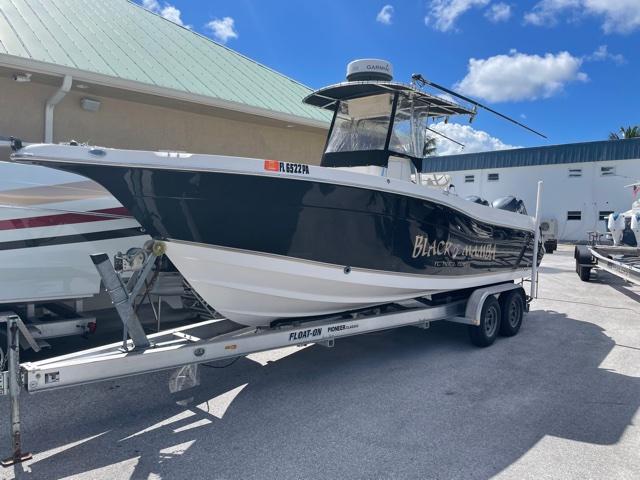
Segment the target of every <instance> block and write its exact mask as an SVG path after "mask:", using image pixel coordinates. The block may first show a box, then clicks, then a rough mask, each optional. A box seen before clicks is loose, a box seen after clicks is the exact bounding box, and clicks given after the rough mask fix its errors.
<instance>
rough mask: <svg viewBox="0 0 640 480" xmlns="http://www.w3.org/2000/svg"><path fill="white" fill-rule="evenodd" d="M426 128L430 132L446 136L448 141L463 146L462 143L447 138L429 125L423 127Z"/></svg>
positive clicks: (443, 135) (443, 136)
mask: <svg viewBox="0 0 640 480" xmlns="http://www.w3.org/2000/svg"><path fill="white" fill-rule="evenodd" d="M425 128H426V129H427V130H429V131H430V132H433V133H435V134H436V135H440V136H441V137H442V138H446V139H447V140H449V141H450V142H453V143H456V144H458V145H460V146H461V147H462V148H464V143H460V142H458V141H457V140H454V139H453V138H449V137H447V136H446V135H445V134H444V133H440V132H438V131H437V130H434V129H433V128H429V127H425Z"/></svg>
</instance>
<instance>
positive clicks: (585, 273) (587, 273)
mask: <svg viewBox="0 0 640 480" xmlns="http://www.w3.org/2000/svg"><path fill="white" fill-rule="evenodd" d="M578 269H579V271H578V275H579V276H580V280H582V281H583V282H588V281H589V279H590V278H591V267H583V266H582V265H579V266H578Z"/></svg>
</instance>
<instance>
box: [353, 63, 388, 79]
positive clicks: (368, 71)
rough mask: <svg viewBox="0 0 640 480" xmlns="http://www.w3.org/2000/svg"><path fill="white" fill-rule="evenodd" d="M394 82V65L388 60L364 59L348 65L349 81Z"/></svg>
mask: <svg viewBox="0 0 640 480" xmlns="http://www.w3.org/2000/svg"><path fill="white" fill-rule="evenodd" d="M391 80H393V65H391V63H390V62H387V61H386V60H377V59H375V58H364V59H361V60H354V61H353V62H350V63H349V65H347V81H349V82H358V81H374V82H390V81H391Z"/></svg>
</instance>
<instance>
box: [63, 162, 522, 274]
mask: <svg viewBox="0 0 640 480" xmlns="http://www.w3.org/2000/svg"><path fill="white" fill-rule="evenodd" d="M56 168H61V169H63V170H66V171H70V172H73V173H77V174H79V175H83V176H85V177H87V178H90V179H92V180H94V181H96V182H97V183H99V184H101V185H103V186H104V187H105V188H106V189H107V190H109V191H110V192H111V193H112V194H113V195H114V196H115V197H116V198H117V199H118V200H119V201H120V203H122V205H124V206H125V207H126V208H127V209H128V210H129V211H130V212H131V214H132V215H133V216H134V217H135V218H136V219H137V220H138V222H140V224H141V225H142V226H143V227H144V229H145V230H146V233H148V234H149V235H151V236H153V237H154V238H156V239H167V238H171V239H176V240H183V241H188V242H197V243H202V244H211V245H217V246H222V247H230V248H237V249H243V250H250V251H255V252H264V253H268V254H276V255H284V256H289V257H295V258H301V259H307V260H313V261H318V262H324V263H330V264H337V265H344V266H350V267H356V268H366V269H372V270H381V271H389V272H399V273H409V274H422V275H447V276H457V275H474V274H482V273H487V272H507V271H509V270H513V269H517V268H525V267H530V266H531V261H532V257H533V234H532V232H526V231H523V230H519V229H514V228H505V227H500V226H494V225H491V224H489V223H486V222H480V221H477V220H475V219H473V218H471V217H469V216H467V215H465V214H464V213H461V212H459V211H457V210H454V209H452V208H450V207H447V206H444V205H440V204H437V203H435V202H432V201H428V200H423V199H417V198H413V197H408V196H404V195H399V194H394V193H389V192H382V191H377V190H371V189H366V188H357V187H349V186H342V185H335V184H327V183H322V182H317V181H313V180H305V179H291V178H287V177H273V176H258V175H240V174H231V173H219V172H191V171H177V170H161V169H148V168H131V167H115V166H96V165H82V164H59V165H56ZM487 208H488V207H487Z"/></svg>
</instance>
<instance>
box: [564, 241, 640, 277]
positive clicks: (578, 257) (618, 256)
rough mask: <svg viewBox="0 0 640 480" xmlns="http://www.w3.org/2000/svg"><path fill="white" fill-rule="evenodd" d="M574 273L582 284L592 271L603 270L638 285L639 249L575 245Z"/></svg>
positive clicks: (639, 271)
mask: <svg viewBox="0 0 640 480" xmlns="http://www.w3.org/2000/svg"><path fill="white" fill-rule="evenodd" d="M573 256H574V258H575V261H576V273H577V274H578V276H579V277H580V280H582V281H583V282H588V281H589V279H590V278H591V271H592V270H596V271H597V270H604V271H605V272H609V273H610V274H612V275H615V276H616V277H619V278H622V279H623V280H625V281H627V282H630V283H633V284H635V285H640V248H636V247H625V246H610V245H576V247H575V250H574V255H573Z"/></svg>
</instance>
